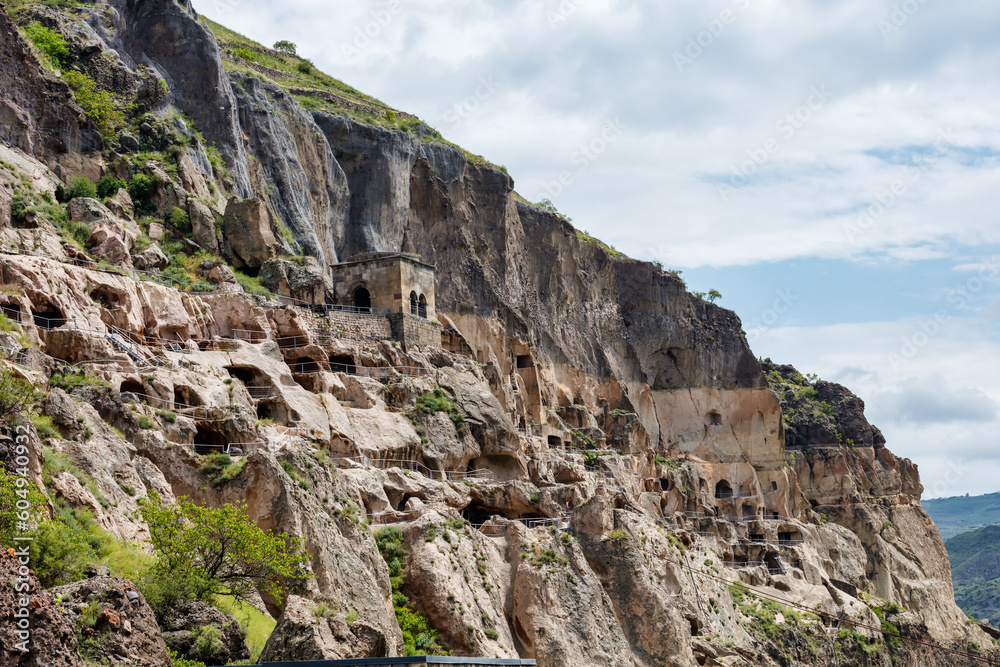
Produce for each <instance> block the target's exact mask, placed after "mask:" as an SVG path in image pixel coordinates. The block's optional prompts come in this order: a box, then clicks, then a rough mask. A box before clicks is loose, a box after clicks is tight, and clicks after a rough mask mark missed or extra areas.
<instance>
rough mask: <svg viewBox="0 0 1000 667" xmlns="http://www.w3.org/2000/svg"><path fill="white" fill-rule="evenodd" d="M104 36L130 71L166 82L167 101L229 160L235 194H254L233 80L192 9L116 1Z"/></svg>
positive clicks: (169, 1) (169, 2)
mask: <svg viewBox="0 0 1000 667" xmlns="http://www.w3.org/2000/svg"><path fill="white" fill-rule="evenodd" d="M112 5H113V6H114V7H115V8H116V9H117V12H116V14H115V15H113V16H111V17H109V21H108V24H103V22H101V25H102V28H103V30H102V36H103V37H104V38H105V40H106V41H107V42H108V44H109V45H111V46H112V47H114V48H116V50H117V51H118V52H119V53H120V54H121V55H122V56H123V57H126V58H128V60H127V61H126V62H127V64H129V65H130V66H131V67H132V68H136V67H138V66H139V65H146V66H149V67H152V68H153V69H154V70H155V71H156V72H157V74H158V75H160V76H162V77H163V78H164V80H165V81H166V86H167V90H168V98H167V99H168V101H170V102H171V103H172V104H174V105H176V106H177V108H178V109H180V110H181V111H182V112H184V113H185V114H186V115H187V116H188V117H189V118H191V119H192V120H193V121H194V122H195V124H196V125H197V126H198V128H200V129H201V131H202V132H203V133H204V135H205V138H206V139H208V140H209V141H211V142H213V143H214V144H215V145H216V146H218V148H219V150H220V151H222V153H223V155H225V157H226V162H227V164H228V165H229V170H230V174H231V177H232V183H231V185H232V191H233V192H234V193H235V194H237V195H239V196H241V197H248V196H250V193H251V192H252V188H251V184H250V172H249V170H248V168H247V155H246V152H245V150H244V148H243V142H242V138H241V136H240V130H239V122H238V118H237V109H236V103H235V100H234V99H233V93H232V88H231V86H230V83H229V77H228V76H226V73H225V71H224V70H223V68H222V61H221V59H220V58H219V48H218V45H217V44H216V42H215V38H214V37H213V36H212V33H211V32H209V31H208V29H207V28H205V27H204V26H202V25H201V24H199V23H198V20H197V18H196V16H195V14H194V10H193V8H191V7H190V6H189V5H188V6H185V5H183V4H179V3H177V2H174V1H173V0H142V1H140V0H115V2H114V3H112Z"/></svg>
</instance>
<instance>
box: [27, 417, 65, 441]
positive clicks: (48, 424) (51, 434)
mask: <svg viewBox="0 0 1000 667" xmlns="http://www.w3.org/2000/svg"><path fill="white" fill-rule="evenodd" d="M31 423H32V424H33V425H34V426H35V432H36V433H38V437H39V438H41V439H43V440H44V439H45V438H62V435H61V434H60V433H59V429H57V428H56V426H55V424H53V423H52V417H50V416H48V415H36V414H32V415H31Z"/></svg>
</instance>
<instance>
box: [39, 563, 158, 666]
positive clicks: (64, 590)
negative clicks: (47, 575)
mask: <svg viewBox="0 0 1000 667" xmlns="http://www.w3.org/2000/svg"><path fill="white" fill-rule="evenodd" d="M51 594H52V595H53V596H55V597H57V598H58V599H59V601H60V602H59V604H60V607H61V608H62V609H64V610H66V612H67V614H68V615H69V616H70V618H71V619H73V621H74V622H75V623H76V624H77V625H79V626H80V627H81V633H82V636H83V638H84V640H85V643H86V648H85V651H84V653H85V656H84V657H85V658H86V659H88V660H90V661H93V662H103V663H105V664H109V665H138V666H140V667H170V665H172V664H173V663H172V662H171V660H170V656H169V655H168V653H167V645H166V644H165V643H164V642H163V637H162V636H161V635H160V633H159V631H158V628H157V625H156V618H155V616H154V615H153V610H152V609H150V608H149V605H148V604H146V600H145V598H143V596H142V593H140V592H139V591H138V589H136V587H135V584H133V583H132V582H130V581H128V580H126V579H120V578H115V577H106V576H97V577H92V578H90V579H86V580H84V581H78V582H76V583H74V584H67V585H66V586H59V587H57V588H53V589H52V591H51Z"/></svg>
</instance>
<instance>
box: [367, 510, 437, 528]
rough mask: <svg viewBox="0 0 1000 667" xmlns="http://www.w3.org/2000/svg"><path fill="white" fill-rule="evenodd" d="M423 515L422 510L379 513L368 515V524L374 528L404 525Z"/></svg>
mask: <svg viewBox="0 0 1000 667" xmlns="http://www.w3.org/2000/svg"><path fill="white" fill-rule="evenodd" d="M423 514H424V511H423V510H422V509H417V510H406V511H402V512H379V513H378V514H369V515H368V522H369V523H371V524H373V525H376V526H385V525H388V524H393V523H406V522H408V521H416V520H417V519H419V518H420V517H421V516H423Z"/></svg>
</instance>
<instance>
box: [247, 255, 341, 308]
mask: <svg viewBox="0 0 1000 667" xmlns="http://www.w3.org/2000/svg"><path fill="white" fill-rule="evenodd" d="M259 277H260V284H261V286H263V287H264V288H265V289H268V290H270V291H272V292H274V293H275V294H280V295H281V296H287V297H291V298H293V299H299V300H301V301H305V302H307V303H314V304H320V303H324V302H325V300H326V294H327V292H328V291H330V292H332V291H333V285H332V283H331V281H330V277H329V276H328V275H327V274H326V272H325V271H323V269H322V267H320V265H319V262H317V261H316V260H315V258H313V257H305V258H303V261H302V263H299V262H295V261H291V260H287V259H269V260H268V261H266V262H264V264H263V265H262V266H261V267H260V274H259Z"/></svg>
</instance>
